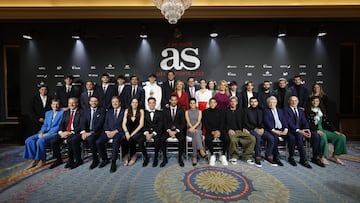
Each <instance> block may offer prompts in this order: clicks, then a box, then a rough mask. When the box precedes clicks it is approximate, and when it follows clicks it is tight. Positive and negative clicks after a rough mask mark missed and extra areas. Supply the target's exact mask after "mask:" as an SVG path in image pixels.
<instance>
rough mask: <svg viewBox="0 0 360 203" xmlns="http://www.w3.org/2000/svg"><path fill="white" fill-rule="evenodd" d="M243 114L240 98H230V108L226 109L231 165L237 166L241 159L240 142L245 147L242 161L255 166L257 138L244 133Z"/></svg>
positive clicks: (226, 127)
mask: <svg viewBox="0 0 360 203" xmlns="http://www.w3.org/2000/svg"><path fill="white" fill-rule="evenodd" d="M242 118H243V114H242V110H241V107H240V108H238V98H237V97H236V96H232V97H230V103H229V108H227V109H225V130H226V132H227V133H228V135H229V137H230V146H229V157H230V163H232V164H237V159H238V158H239V142H240V143H241V145H242V147H243V149H244V150H243V154H242V156H241V159H242V160H243V161H246V162H247V163H248V164H254V161H253V160H252V153H253V151H254V146H255V137H254V136H252V135H251V134H250V133H249V132H246V133H245V132H244V131H243V122H242V120H243V119H242Z"/></svg>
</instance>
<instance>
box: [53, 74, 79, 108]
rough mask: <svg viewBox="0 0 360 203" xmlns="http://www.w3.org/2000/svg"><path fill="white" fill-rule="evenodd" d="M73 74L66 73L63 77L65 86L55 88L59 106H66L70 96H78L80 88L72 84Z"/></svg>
mask: <svg viewBox="0 0 360 203" xmlns="http://www.w3.org/2000/svg"><path fill="white" fill-rule="evenodd" d="M73 80H74V78H73V76H72V75H67V76H65V78H64V83H65V86H64V85H63V86H61V87H59V88H58V89H57V90H56V93H55V98H56V99H59V100H60V103H61V107H67V106H68V100H69V98H71V97H75V98H77V99H79V98H80V94H81V90H80V89H79V88H78V87H76V86H73V84H72V83H73Z"/></svg>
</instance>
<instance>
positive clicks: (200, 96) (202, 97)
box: [195, 79, 213, 111]
mask: <svg viewBox="0 0 360 203" xmlns="http://www.w3.org/2000/svg"><path fill="white" fill-rule="evenodd" d="M212 97H213V95H212V92H211V91H210V90H208V89H207V88H206V80H205V79H201V80H200V89H199V90H198V91H196V92H195V99H196V104H197V105H196V106H197V107H198V109H199V110H200V111H203V110H204V109H206V108H209V100H210V99H211V98H212Z"/></svg>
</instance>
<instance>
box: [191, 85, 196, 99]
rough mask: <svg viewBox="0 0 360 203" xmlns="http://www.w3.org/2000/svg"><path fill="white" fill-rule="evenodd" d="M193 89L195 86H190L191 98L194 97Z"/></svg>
mask: <svg viewBox="0 0 360 203" xmlns="http://www.w3.org/2000/svg"><path fill="white" fill-rule="evenodd" d="M194 89H195V88H193V87H192V88H191V98H194V97H195V93H194Z"/></svg>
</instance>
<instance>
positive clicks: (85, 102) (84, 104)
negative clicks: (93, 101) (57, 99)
mask: <svg viewBox="0 0 360 203" xmlns="http://www.w3.org/2000/svg"><path fill="white" fill-rule="evenodd" d="M92 96H96V97H97V98H98V99H101V98H100V95H99V93H98V91H96V90H94V91H93V94H92ZM89 99H90V97H89V96H88V91H87V90H86V91H84V92H83V93H81V95H80V107H81V108H82V109H84V110H85V109H88V108H89V107H90V105H89Z"/></svg>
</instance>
